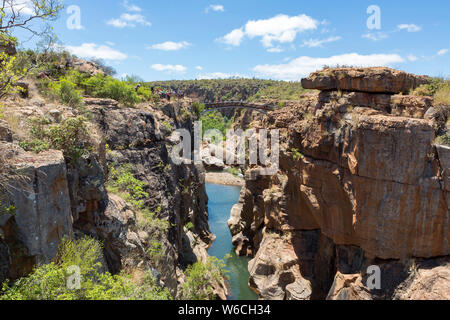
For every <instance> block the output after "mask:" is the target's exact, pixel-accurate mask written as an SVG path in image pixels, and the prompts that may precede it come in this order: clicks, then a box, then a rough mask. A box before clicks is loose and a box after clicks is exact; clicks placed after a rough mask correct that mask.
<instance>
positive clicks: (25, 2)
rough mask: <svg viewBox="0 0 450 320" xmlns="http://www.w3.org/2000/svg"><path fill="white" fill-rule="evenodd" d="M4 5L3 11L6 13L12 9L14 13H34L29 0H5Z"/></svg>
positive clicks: (26, 14) (28, 14)
mask: <svg viewBox="0 0 450 320" xmlns="http://www.w3.org/2000/svg"><path fill="white" fill-rule="evenodd" d="M4 6H5V7H4V11H5V12H6V13H8V14H11V13H12V12H13V11H14V12H15V14H16V15H25V16H30V15H32V14H33V13H34V10H33V8H34V6H33V2H32V1H31V0H22V1H19V2H18V1H6V2H5V4H4Z"/></svg>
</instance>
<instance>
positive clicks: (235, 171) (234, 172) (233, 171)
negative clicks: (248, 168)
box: [227, 167, 242, 176]
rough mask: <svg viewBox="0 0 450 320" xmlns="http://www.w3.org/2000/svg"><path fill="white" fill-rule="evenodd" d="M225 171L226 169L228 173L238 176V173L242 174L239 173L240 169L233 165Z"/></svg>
mask: <svg viewBox="0 0 450 320" xmlns="http://www.w3.org/2000/svg"><path fill="white" fill-rule="evenodd" d="M227 171H228V172H229V173H231V174H232V175H234V176H239V175H241V174H242V173H241V170H239V169H238V168H235V167H231V168H229V169H228V170H227Z"/></svg>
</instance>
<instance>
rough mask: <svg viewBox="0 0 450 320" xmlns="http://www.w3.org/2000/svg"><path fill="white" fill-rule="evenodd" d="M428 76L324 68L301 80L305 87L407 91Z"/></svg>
mask: <svg viewBox="0 0 450 320" xmlns="http://www.w3.org/2000/svg"><path fill="white" fill-rule="evenodd" d="M428 82H429V78H427V77H421V76H416V75H413V74H410V73H406V72H403V71H399V70H393V69H390V68H378V67H377V68H361V69H354V68H340V69H324V70H322V71H317V72H314V73H312V74H311V75H310V76H309V77H308V78H307V79H303V80H302V86H303V88H305V89H317V90H343V91H359V92H373V93H402V92H403V93H408V92H409V91H410V90H411V89H415V88H417V87H419V86H420V85H422V84H425V83H428Z"/></svg>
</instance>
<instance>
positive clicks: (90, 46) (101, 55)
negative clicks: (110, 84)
mask: <svg viewBox="0 0 450 320" xmlns="http://www.w3.org/2000/svg"><path fill="white" fill-rule="evenodd" d="M64 48H65V49H66V50H67V51H69V52H70V53H72V54H74V55H76V56H78V57H81V58H96V59H102V60H125V59H126V58H128V56H127V55H126V54H125V53H122V52H120V51H118V50H115V49H112V48H111V47H109V46H106V45H98V44H95V43H83V44H82V45H81V46H65V47H64Z"/></svg>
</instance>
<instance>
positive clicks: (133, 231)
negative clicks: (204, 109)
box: [0, 61, 450, 300]
mask: <svg viewBox="0 0 450 320" xmlns="http://www.w3.org/2000/svg"><path fill="white" fill-rule="evenodd" d="M73 67H75V68H79V70H80V72H87V73H90V74H95V73H99V72H100V71H99V70H97V69H96V67H95V64H92V63H88V62H83V61H77V65H75V66H73ZM428 81H429V79H428V78H427V77H422V76H416V75H412V74H408V73H405V72H402V71H398V70H392V69H389V68H334V69H324V70H322V71H318V72H316V73H313V74H311V75H310V77H308V78H307V79H304V80H303V82H302V86H303V88H305V89H309V91H307V92H305V93H304V94H303V95H302V96H301V97H300V100H299V101H288V102H283V103H282V105H281V101H276V102H275V103H274V105H276V106H279V107H277V108H275V109H276V110H274V111H272V112H269V113H268V114H267V115H261V114H258V113H255V112H252V111H251V110H247V111H243V112H241V111H230V110H227V111H224V114H226V115H227V116H228V117H230V118H231V117H234V122H233V124H232V125H233V127H234V128H240V129H244V130H245V129H248V128H253V129H278V130H280V159H279V162H280V166H279V171H278V172H277V173H276V174H275V175H272V176H267V175H262V174H261V168H260V167H258V166H248V165H245V166H243V168H242V169H245V170H244V171H245V181H244V182H242V181H241V180H240V179H238V178H236V177H234V179H232V178H230V177H228V180H229V181H228V182H227V183H228V184H231V185H240V184H242V183H244V186H243V187H242V190H241V193H240V199H239V203H237V204H236V205H235V206H234V207H233V209H232V210H231V213H230V215H231V216H230V220H229V221H228V226H229V229H230V231H231V234H232V235H233V239H232V242H233V246H234V247H235V249H236V250H235V251H236V254H237V255H238V256H243V257H248V258H251V259H252V260H251V261H250V263H249V265H248V270H249V272H250V279H249V286H250V288H251V289H252V290H253V291H254V292H255V293H256V294H257V295H258V297H259V298H260V299H266V300H323V299H329V300H349V299H350V300H368V299H386V300H390V299H413V300H415V299H430V300H433V299H449V298H450V258H449V255H450V247H449V240H450V235H449V232H448V229H449V205H450V200H449V199H450V198H449V192H450V179H449V167H450V147H448V146H445V145H441V144H439V143H436V138H437V136H438V135H441V134H442V133H443V132H446V130H448V125H447V123H448V120H449V107H448V106H444V105H436V104H434V103H433V99H432V98H431V97H420V96H413V95H409V94H408V93H409V92H410V90H411V89H414V88H417V87H419V86H420V85H422V84H426V83H428ZM27 88H28V92H27V96H26V98H23V97H13V98H11V99H9V100H7V102H6V104H7V106H8V107H7V108H6V110H4V113H5V115H6V117H7V118H8V119H9V120H10V121H8V122H7V121H4V120H0V155H1V157H0V164H1V167H2V170H3V172H5V174H4V175H2V176H1V179H3V180H2V181H0V182H4V183H3V184H1V185H2V186H3V185H5V186H7V188H6V189H7V190H6V192H4V193H2V195H3V194H4V196H3V197H2V198H1V199H0V200H1V202H2V204H3V205H5V207H8V206H9V207H10V208H11V207H14V208H15V210H13V211H14V212H0V283H2V282H3V281H4V280H5V279H11V280H16V279H19V278H21V277H24V276H26V275H28V274H29V273H30V272H32V270H33V268H34V267H35V266H36V265H41V264H47V263H50V262H51V261H53V259H54V258H55V256H56V254H57V250H58V245H59V244H60V243H61V241H62V240H63V239H64V238H65V237H74V238H79V237H81V236H83V235H88V236H91V237H93V238H95V239H98V240H100V241H101V242H102V243H103V246H104V247H103V261H101V264H102V266H103V268H104V269H105V270H107V271H109V272H111V273H113V274H118V273H120V272H123V271H126V272H128V273H130V274H134V273H137V272H138V271H148V270H150V271H151V272H152V274H153V275H154V277H155V278H156V279H157V280H158V283H159V285H160V286H161V287H164V288H167V289H168V290H169V292H170V294H171V295H172V296H173V297H174V298H176V299H182V298H183V296H182V291H183V286H184V284H185V281H186V276H185V274H184V271H185V270H186V268H187V267H188V266H189V265H192V264H193V263H195V262H197V261H203V262H206V261H207V260H208V258H209V255H208V249H209V248H210V247H211V245H212V244H213V242H214V240H215V236H214V234H212V233H211V231H210V227H209V212H208V196H207V193H206V187H205V184H206V172H207V170H213V169H214V170H217V169H220V170H222V169H224V167H225V166H224V163H223V159H215V158H214V157H213V156H212V155H211V152H209V151H208V150H206V149H210V150H211V149H213V147H212V146H211V145H205V148H204V150H203V151H208V152H206V153H204V154H203V156H204V158H203V162H204V165H194V164H184V163H182V164H180V165H176V164H175V163H173V160H172V159H171V157H170V154H171V151H172V150H173V148H174V147H175V146H176V145H177V143H178V141H175V140H174V139H173V137H171V135H172V132H173V131H174V130H176V129H185V130H187V131H188V132H193V128H194V122H195V121H196V120H198V115H196V114H195V111H194V108H193V103H194V101H195V102H198V101H197V100H195V99H191V98H183V99H180V100H178V101H175V102H170V101H168V102H164V103H163V102H160V103H158V104H153V103H143V104H140V105H139V106H137V107H135V108H131V107H125V106H123V105H121V104H119V102H117V101H115V100H113V99H106V98H92V97H84V99H83V101H84V104H85V107H86V109H87V111H88V113H89V115H90V117H89V123H88V131H89V133H90V135H89V145H90V149H89V150H90V152H89V153H88V154H85V155H83V156H81V157H79V158H78V159H76V160H75V161H74V160H73V159H68V157H67V155H66V154H64V153H63V152H62V151H59V150H48V151H43V152H40V153H35V152H31V151H29V152H27V151H25V150H24V149H23V148H22V147H21V146H20V145H19V142H20V141H22V140H23V138H24V133H23V128H25V127H27V123H26V122H27V119H30V118H32V117H45V118H47V119H49V121H51V122H52V123H62V122H64V120H65V119H70V118H73V117H76V116H78V115H79V110H76V109H74V108H70V107H67V106H63V105H60V104H55V103H50V102H48V101H45V100H44V99H43V97H42V96H41V95H40V94H39V93H38V90H37V89H36V88H35V84H34V83H32V82H30V83H28V84H27ZM202 92H203V91H200V92H195V94H194V93H193V94H194V95H195V96H196V97H197V96H201V95H202V94H203V93H202ZM207 94H208V95H211V93H210V92H208V93H207ZM252 94H253V92H252ZM272 103H273V102H272ZM11 119H14V121H11ZM213 153H214V152H213ZM69 160H70V161H69ZM221 160H222V161H221ZM112 166H113V167H114V166H115V167H124V166H128V167H129V168H130V170H131V173H132V175H133V176H134V177H135V178H136V179H138V180H140V181H142V182H144V183H145V188H144V189H145V192H146V193H147V194H148V197H146V198H145V199H144V200H143V206H144V207H145V208H146V209H147V210H148V211H149V212H151V213H152V214H154V215H155V216H156V217H157V218H158V219H159V220H161V221H164V222H167V223H168V224H169V225H170V227H169V228H168V229H167V231H164V232H157V230H154V229H150V230H149V229H148V228H144V227H143V226H142V225H141V223H139V221H140V220H141V218H142V217H140V213H139V212H137V211H136V210H135V209H134V208H133V207H132V206H131V205H130V203H128V202H127V201H126V200H124V198H123V196H121V194H118V193H115V192H110V190H108V179H109V177H110V176H111V174H112V173H111V171H112V170H113V169H112ZM217 181H219V182H220V177H219V178H216V180H215V181H213V182H216V183H217ZM155 241H156V242H157V243H158V244H159V245H160V246H161V250H162V254H161V255H160V258H158V259H155V258H154V257H152V256H150V255H149V254H148V249H149V248H150V247H151V246H152V245H153V244H154V242H155ZM373 266H375V267H377V268H378V269H379V271H380V282H381V283H380V286H379V287H378V288H374V289H372V288H370V281H369V280H370V279H371V276H372V273H371V272H370V270H371V267H373ZM211 285H212V288H213V293H214V297H215V298H218V299H226V298H227V296H228V295H229V294H230V293H229V290H228V288H227V285H226V283H225V281H224V280H221V281H217V279H215V280H211Z"/></svg>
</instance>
